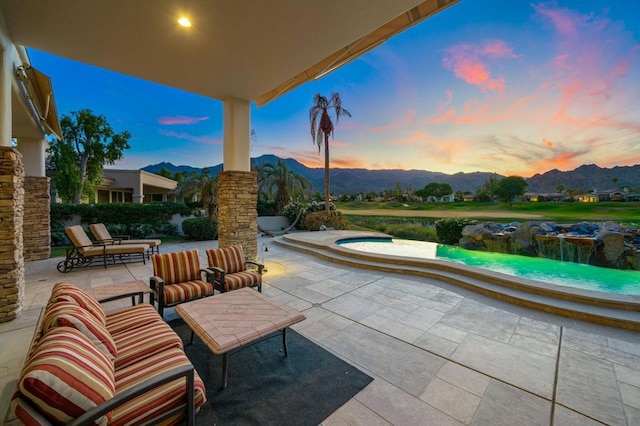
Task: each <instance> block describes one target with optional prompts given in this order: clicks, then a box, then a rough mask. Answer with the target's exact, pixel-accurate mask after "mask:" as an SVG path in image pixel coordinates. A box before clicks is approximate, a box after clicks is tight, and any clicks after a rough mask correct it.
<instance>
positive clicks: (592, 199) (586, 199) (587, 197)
mask: <svg viewBox="0 0 640 426" xmlns="http://www.w3.org/2000/svg"><path fill="white" fill-rule="evenodd" d="M578 201H579V202H581V203H597V202H598V201H599V199H598V195H597V194H582V195H578Z"/></svg>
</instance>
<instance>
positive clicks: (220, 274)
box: [203, 266, 225, 283]
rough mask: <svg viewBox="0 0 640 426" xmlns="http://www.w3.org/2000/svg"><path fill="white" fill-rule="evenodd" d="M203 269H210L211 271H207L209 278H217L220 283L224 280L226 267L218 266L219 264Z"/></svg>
mask: <svg viewBox="0 0 640 426" xmlns="http://www.w3.org/2000/svg"><path fill="white" fill-rule="evenodd" d="M203 271H209V273H207V280H209V279H210V278H211V277H213V279H214V280H217V281H218V282H220V283H223V282H224V274H225V272H224V269H222V268H218V267H217V266H209V267H208V268H207V269H203ZM209 282H211V281H209Z"/></svg>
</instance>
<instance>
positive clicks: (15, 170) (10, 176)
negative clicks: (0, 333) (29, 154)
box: [0, 147, 25, 322]
mask: <svg viewBox="0 0 640 426" xmlns="http://www.w3.org/2000/svg"><path fill="white" fill-rule="evenodd" d="M23 213H24V167H23V164H22V155H21V154H20V152H18V150H16V149H14V148H11V147H0V322H7V321H11V320H13V319H14V318H16V317H17V316H18V314H19V313H20V311H21V310H22V306H23V303H24V285H25V280H24V258H23V256H22V251H23V245H22V242H23V236H22V228H23Z"/></svg>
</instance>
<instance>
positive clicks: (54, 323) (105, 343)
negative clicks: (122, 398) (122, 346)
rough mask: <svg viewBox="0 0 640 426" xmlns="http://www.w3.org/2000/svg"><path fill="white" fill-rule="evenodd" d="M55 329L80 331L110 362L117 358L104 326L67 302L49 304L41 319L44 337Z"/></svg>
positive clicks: (114, 346) (116, 350)
mask: <svg viewBox="0 0 640 426" xmlns="http://www.w3.org/2000/svg"><path fill="white" fill-rule="evenodd" d="M56 327H73V328H75V329H76V330H78V331H80V332H81V333H82V334H84V335H85V336H87V337H88V338H89V340H90V341H91V343H93V344H94V345H96V347H97V348H98V349H100V350H101V351H102V352H104V354H105V355H107V356H108V357H109V360H111V361H113V360H115V359H116V356H118V349H117V347H116V344H115V342H114V341H113V338H112V337H111V334H109V332H108V331H107V329H106V327H105V326H104V324H102V323H100V322H99V321H98V320H97V319H96V318H95V317H94V316H93V315H91V314H90V313H89V312H87V311H85V310H84V309H82V308H81V307H79V306H78V305H75V304H73V303H71V302H67V301H62V302H56V303H52V304H50V305H49V306H48V307H47V310H46V313H45V315H44V318H43V319H42V325H41V330H42V333H43V334H44V335H46V334H47V333H49V332H50V331H51V330H53V329H55V328H56Z"/></svg>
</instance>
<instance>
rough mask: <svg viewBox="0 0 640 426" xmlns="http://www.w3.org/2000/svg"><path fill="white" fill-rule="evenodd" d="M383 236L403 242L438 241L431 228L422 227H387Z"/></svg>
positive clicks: (434, 231)
mask: <svg viewBox="0 0 640 426" xmlns="http://www.w3.org/2000/svg"><path fill="white" fill-rule="evenodd" d="M386 228H387V229H386V231H384V232H385V234H389V235H393V236H394V237H398V238H402V239H405V240H417V241H431V242H437V241H438V234H437V233H436V230H435V229H434V228H433V227H432V226H422V225H387V227H386Z"/></svg>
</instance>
